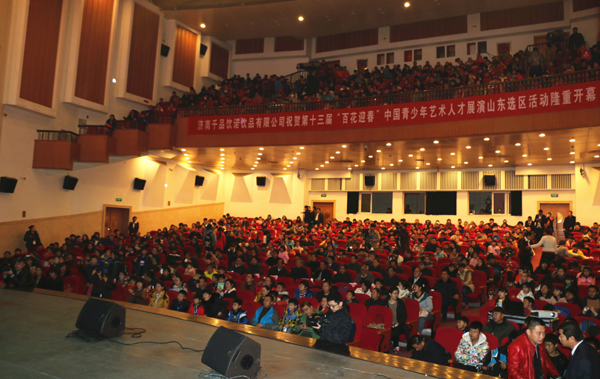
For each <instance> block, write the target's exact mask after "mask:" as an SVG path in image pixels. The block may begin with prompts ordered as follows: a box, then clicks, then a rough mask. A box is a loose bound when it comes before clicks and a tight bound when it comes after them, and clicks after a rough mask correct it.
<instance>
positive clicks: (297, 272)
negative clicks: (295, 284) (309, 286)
mask: <svg viewBox="0 0 600 379" xmlns="http://www.w3.org/2000/svg"><path fill="white" fill-rule="evenodd" d="M290 278H292V279H294V280H297V279H305V278H306V279H308V271H306V268H305V267H300V268H298V267H294V268H292V269H291V270H290Z"/></svg>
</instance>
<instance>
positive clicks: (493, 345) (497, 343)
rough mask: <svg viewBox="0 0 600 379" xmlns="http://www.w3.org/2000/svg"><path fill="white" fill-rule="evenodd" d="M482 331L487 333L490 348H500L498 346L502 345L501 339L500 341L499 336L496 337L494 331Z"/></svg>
mask: <svg viewBox="0 0 600 379" xmlns="http://www.w3.org/2000/svg"><path fill="white" fill-rule="evenodd" d="M482 333H483V334H485V337H486V338H487V341H488V344H489V345H490V350H495V349H497V348H498V346H500V341H498V337H496V336H495V335H493V334H492V333H487V332H482Z"/></svg>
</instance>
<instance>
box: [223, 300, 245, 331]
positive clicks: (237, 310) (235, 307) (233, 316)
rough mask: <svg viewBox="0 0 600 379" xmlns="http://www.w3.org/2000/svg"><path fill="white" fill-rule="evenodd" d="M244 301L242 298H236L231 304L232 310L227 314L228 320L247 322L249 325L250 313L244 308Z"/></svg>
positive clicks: (239, 322) (240, 322)
mask: <svg viewBox="0 0 600 379" xmlns="http://www.w3.org/2000/svg"><path fill="white" fill-rule="evenodd" d="M242 304H243V301H242V299H235V300H234V301H233V303H232V304H231V308H232V309H231V310H230V311H229V315H228V316H227V321H231V322H235V323H238V324H246V325H248V324H249V322H248V314H247V313H246V311H245V310H243V309H242Z"/></svg>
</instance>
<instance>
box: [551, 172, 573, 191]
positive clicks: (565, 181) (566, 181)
mask: <svg viewBox="0 0 600 379" xmlns="http://www.w3.org/2000/svg"><path fill="white" fill-rule="evenodd" d="M551 181H552V189H571V174H554V175H552V176H551Z"/></svg>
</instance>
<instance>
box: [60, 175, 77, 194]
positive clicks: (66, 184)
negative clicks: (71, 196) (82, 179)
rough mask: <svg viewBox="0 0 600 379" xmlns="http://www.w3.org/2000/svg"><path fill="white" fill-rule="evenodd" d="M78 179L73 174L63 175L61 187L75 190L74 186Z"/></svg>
mask: <svg viewBox="0 0 600 379" xmlns="http://www.w3.org/2000/svg"><path fill="white" fill-rule="evenodd" d="M78 181H79V179H77V178H76V177H74V176H69V175H67V176H65V180H64V181H63V188H64V189H66V190H71V191H73V190H75V186H76V185H77V182H78Z"/></svg>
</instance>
